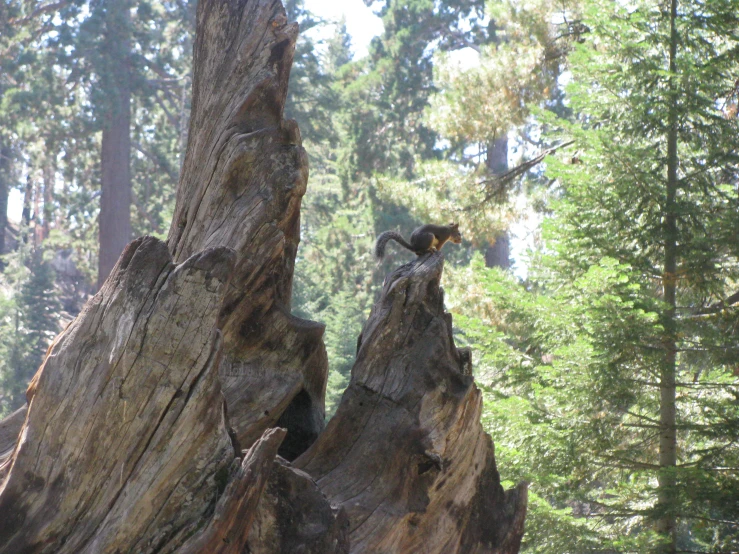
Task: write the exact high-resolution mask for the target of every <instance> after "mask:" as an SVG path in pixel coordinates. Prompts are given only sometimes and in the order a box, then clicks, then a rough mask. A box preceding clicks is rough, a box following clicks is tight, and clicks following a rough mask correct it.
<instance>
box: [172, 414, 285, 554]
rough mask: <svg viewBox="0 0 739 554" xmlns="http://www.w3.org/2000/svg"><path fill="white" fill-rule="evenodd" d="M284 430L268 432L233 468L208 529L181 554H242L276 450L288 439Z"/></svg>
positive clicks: (184, 546) (179, 551) (180, 550)
mask: <svg viewBox="0 0 739 554" xmlns="http://www.w3.org/2000/svg"><path fill="white" fill-rule="evenodd" d="M285 434H286V432H285V430H284V429H279V428H276V429H268V430H267V431H265V432H264V434H263V435H262V437H261V438H260V439H259V440H258V441H257V442H256V443H255V444H254V445H253V446H252V447H251V448H250V449H249V450H248V451H247V452H246V453H245V455H244V461H243V462H241V460H239V458H236V459H235V460H234V462H233V463H232V465H231V475H230V477H229V483H228V486H227V487H226V489H225V490H224V491H223V494H222V495H221V497H220V498H219V499H218V503H217V504H216V508H215V513H214V514H213V517H212V518H211V519H210V522H209V523H208V525H207V527H205V529H203V530H202V531H200V532H198V533H197V534H196V535H195V536H194V537H192V538H191V539H190V540H189V541H188V542H187V543H186V544H185V545H183V546H182V548H180V549H179V550H178V551H177V552H178V553H179V554H200V553H206V552H207V553H208V554H240V553H241V552H243V551H244V545H245V543H246V539H247V537H248V536H249V531H250V529H251V525H252V522H253V521H254V518H255V516H256V513H257V505H258V504H259V503H260V500H261V497H262V492H263V491H264V487H265V486H266V485H267V480H268V479H269V476H270V474H271V473H272V468H273V467H274V466H275V463H274V460H275V456H277V449H278V448H279V447H280V444H281V443H282V440H283V439H284V438H285Z"/></svg>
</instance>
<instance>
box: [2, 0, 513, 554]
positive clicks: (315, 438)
mask: <svg viewBox="0 0 739 554" xmlns="http://www.w3.org/2000/svg"><path fill="white" fill-rule="evenodd" d="M197 26H198V28H197V39H196V46H195V56H194V63H195V67H194V81H193V109H192V115H191V121H190V132H189V139H188V148H187V153H186V157H185V162H184V165H183V171H182V176H181V178H180V184H179V189H178V195H177V205H176V210H175V215H174V219H173V222H172V226H171V228H170V234H169V238H168V241H167V243H166V244H165V243H163V242H161V241H159V240H157V239H154V238H151V237H142V238H140V239H137V240H136V241H134V242H132V243H131V244H129V245H128V247H127V248H126V250H125V251H124V252H123V254H122V255H121V257H120V259H119V260H118V263H117V265H116V266H115V268H114V269H113V271H112V273H111V275H110V277H109V278H108V279H107V281H106V282H105V284H104V285H103V287H102V288H101V290H100V292H99V293H98V294H97V295H95V297H94V298H93V299H91V300H90V301H89V302H88V303H87V304H86V306H85V308H84V309H83V311H82V313H81V314H80V315H79V316H78V317H77V318H76V319H75V320H74V321H73V322H72V323H71V324H70V325H69V326H68V327H67V329H65V331H64V332H63V333H61V334H60V335H59V336H58V337H57V339H56V340H55V342H54V343H53V344H52V346H51V347H50V349H49V351H48V353H47V356H46V359H45V361H44V363H43V365H42V367H41V368H40V369H39V372H38V373H37V374H36V376H35V377H34V379H33V381H32V383H31V386H30V387H29V393H28V400H29V404H28V406H27V408H26V409H24V410H20V411H19V412H17V413H15V414H13V415H12V416H11V417H10V418H7V419H6V420H4V421H2V422H0V554H36V553H39V554H45V553H69V554H101V553H103V554H107V553H110V554H114V553H116V554H117V553H124V552H130V553H147V554H148V553H154V552H156V553H173V552H178V553H188V554H191V553H201V552H202V553H203V554H205V553H214V552H220V553H241V552H244V551H247V552H252V553H253V554H267V553H275V554H277V553H284V554H294V553H296V552H303V553H305V554H346V553H348V552H350V551H351V552H353V553H356V554H359V553H364V554H390V553H398V554H400V553H406V552H407V553H411V552H423V553H442V552H443V553H460V554H461V553H491V554H492V553H497V554H509V553H514V552H517V551H518V544H519V542H520V539H521V534H522V532H523V518H524V515H525V508H526V489H525V486H523V485H521V486H519V487H518V488H517V489H515V490H514V491H507V492H506V491H504V490H503V489H502V488H501V486H500V478H499V476H498V472H497V470H496V466H495V459H494V455H493V445H492V441H491V440H490V438H489V437H488V436H487V435H485V433H484V432H483V430H482V428H481V425H480V421H479V419H480V410H481V400H480V393H479V391H478V390H477V389H476V387H475V385H474V382H473V379H472V377H471V371H470V366H469V353H466V352H464V351H460V350H458V349H457V348H456V347H455V346H454V341H453V339H452V334H451V318H450V316H448V314H445V313H444V308H443V297H442V293H441V290H440V288H439V279H440V277H441V272H442V266H443V258H442V257H441V255H438V254H435V255H429V256H425V257H422V258H419V259H418V260H416V261H415V262H413V263H411V264H408V265H406V266H403V267H402V268H400V269H399V270H397V271H396V272H395V273H393V274H392V275H391V276H389V278H388V280H387V281H386V284H385V286H384V289H383V293H382V296H381V298H380V301H379V302H378V304H377V305H376V306H375V308H374V309H373V311H372V315H371V316H370V319H369V320H368V322H367V324H366V325H365V327H364V330H363V332H362V336H361V337H360V341H359V352H358V357H357V363H356V365H355V367H354V369H353V372H352V381H351V385H350V387H349V389H348V390H347V392H346V394H345V395H344V397H343V399H342V401H341V405H340V407H339V410H338V412H337V414H336V416H335V418H334V419H333V420H332V421H331V423H330V425H329V426H328V427H327V428H326V429H325V430H323V414H324V394H325V387H326V377H327V360H326V352H325V348H324V345H323V339H322V335H323V325H321V324H319V323H315V322H311V321H305V320H301V319H299V318H296V317H294V316H292V315H291V313H290V296H291V289H292V277H293V266H294V260H295V253H296V251H297V246H298V242H299V230H300V202H301V199H302V196H303V194H304V192H305V188H306V183H307V178H308V165H307V157H306V154H305V152H304V150H303V148H302V145H301V140H300V133H299V130H298V128H297V125H296V124H295V122H291V121H286V120H284V119H283V117H282V113H283V107H284V103H285V95H286V91H287V82H288V77H289V71H290V66H291V63H292V55H293V50H294V47H295V38H296V36H297V26H296V25H294V24H288V23H287V21H286V18H285V12H284V9H283V8H282V5H281V3H280V2H279V1H278V0H200V2H199V4H198V13H197ZM275 426H279V427H283V428H284V430H283V429H274V427H275ZM247 449H248V450H247ZM278 453H279V454H281V455H282V456H283V457H284V458H286V459H287V460H288V461H285V460H283V459H280V458H278V457H277V454H278ZM289 460H295V463H294V464H292V465H291V464H290V463H289Z"/></svg>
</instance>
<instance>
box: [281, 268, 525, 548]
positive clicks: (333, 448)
mask: <svg viewBox="0 0 739 554" xmlns="http://www.w3.org/2000/svg"><path fill="white" fill-rule="evenodd" d="M443 260H444V259H443V256H442V255H441V254H440V253H436V254H428V255H425V256H422V257H419V258H418V259H417V260H415V261H413V262H411V263H409V264H406V265H404V266H402V267H400V268H398V269H397V270H396V271H394V272H393V273H392V274H391V275H389V276H388V277H387V278H386V279H385V284H384V286H383V291H382V295H381V297H380V299H379V301H378V302H377V304H375V306H374V308H373V309H372V313H371V314H370V317H369V319H368V320H367V323H366V324H365V325H364V328H363V330H362V334H361V335H360V338H359V343H358V352H357V360H356V363H355V365H354V368H353V369H352V377H351V382H350V384H349V387H348V389H347V391H346V392H345V393H344V396H343V397H342V399H341V403H340V404H339V408H338V410H337V412H336V415H335V416H334V417H333V419H331V421H330V422H329V424H328V426H327V427H326V430H325V431H324V433H323V434H322V435H321V436H320V437H319V438H318V440H317V441H316V442H315V443H314V444H313V445H312V446H311V448H310V449H308V451H307V452H305V453H304V454H303V455H302V456H300V457H299V458H298V459H297V460H295V462H294V464H295V466H296V467H298V468H300V469H302V470H303V471H305V472H307V473H309V474H310V475H312V476H313V478H315V479H316V482H317V483H318V486H319V488H320V489H321V491H323V493H324V494H326V496H327V497H328V498H329V500H330V501H331V503H332V505H334V506H337V507H341V508H343V509H344V510H346V513H347V516H348V520H349V540H350V544H351V552H352V553H357V554H358V553H367V554H368V553H370V552H383V553H398V554H400V553H403V552H424V553H426V554H433V553H439V554H441V553H444V554H447V553H450V554H451V553H460V554H462V553H465V554H467V553H490V554H493V553H495V554H509V553H511V554H512V553H515V552H518V549H519V545H520V541H521V537H522V535H523V524H524V517H525V514H526V484H525V483H522V484H520V485H519V486H518V487H516V488H515V489H513V490H511V491H504V490H503V488H502V487H501V485H500V476H499V474H498V470H497V468H496V464H495V457H494V449H493V443H492V441H491V439H490V437H489V436H488V435H487V434H485V432H484V431H483V429H482V426H481V424H480V413H481V409H482V399H481V394H480V391H479V390H478V389H477V387H476V386H475V384H474V379H473V378H472V376H471V364H470V352H469V351H468V350H465V349H458V348H456V346H455V345H454V339H453V337H452V320H451V315H450V314H448V313H445V311H444V300H443V292H442V290H441V289H440V287H439V281H440V279H441V273H442V269H443V263H444V262H443Z"/></svg>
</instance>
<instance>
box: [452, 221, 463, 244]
mask: <svg viewBox="0 0 739 554" xmlns="http://www.w3.org/2000/svg"><path fill="white" fill-rule="evenodd" d="M449 228H450V229H451V230H452V236H451V237H449V240H450V241H452V242H453V243H454V244H459V243H460V242H462V234H461V233H460V232H459V223H450V224H449Z"/></svg>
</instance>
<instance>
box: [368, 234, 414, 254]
mask: <svg viewBox="0 0 739 554" xmlns="http://www.w3.org/2000/svg"><path fill="white" fill-rule="evenodd" d="M391 240H394V241H395V242H397V243H398V244H400V245H401V246H404V247H405V248H407V249H408V250H410V251H411V252H413V247H412V246H411V245H410V244H408V243H407V242H406V241H405V239H404V238H403V235H401V234H400V233H397V232H396V231H385V232H384V233H381V234H380V236H379V237H377V242H376V243H375V258H377V259H378V260H382V259H383V258H384V257H385V247H386V246H387V243H388V242H390V241H391Z"/></svg>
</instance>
